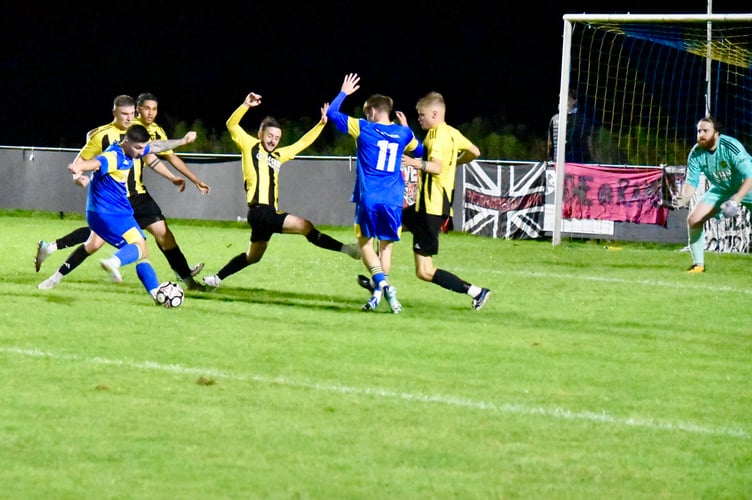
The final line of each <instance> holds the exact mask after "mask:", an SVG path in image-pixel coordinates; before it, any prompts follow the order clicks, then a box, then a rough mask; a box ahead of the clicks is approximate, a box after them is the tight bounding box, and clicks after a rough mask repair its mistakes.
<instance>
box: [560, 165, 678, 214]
mask: <svg viewBox="0 0 752 500" xmlns="http://www.w3.org/2000/svg"><path fill="white" fill-rule="evenodd" d="M662 177H663V170H662V169H661V168H632V167H599V166H594V165H581V164H578V163H567V164H566V172H565V175H564V191H563V198H562V211H561V215H562V217H563V218H565V219H596V220H610V221H614V222H635V223H638V224H658V225H660V226H664V227H665V226H666V223H667V221H668V208H667V207H665V206H662V203H661V183H662Z"/></svg>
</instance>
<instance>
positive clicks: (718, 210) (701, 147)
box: [673, 116, 752, 273]
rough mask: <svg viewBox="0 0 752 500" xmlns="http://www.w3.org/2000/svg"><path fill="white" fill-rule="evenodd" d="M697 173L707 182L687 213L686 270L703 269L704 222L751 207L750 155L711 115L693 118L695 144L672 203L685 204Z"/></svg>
mask: <svg viewBox="0 0 752 500" xmlns="http://www.w3.org/2000/svg"><path fill="white" fill-rule="evenodd" d="M700 174H704V175H705V178H706V179H707V180H708V181H709V182H710V184H711V186H710V188H709V189H708V190H707V191H706V192H705V194H703V196H702V198H701V199H700V200H699V201H698V202H697V204H696V205H695V206H694V208H693V209H692V211H690V212H689V215H688V216H687V233H688V237H689V253H690V254H691V255H692V267H690V268H689V272H690V273H702V272H705V223H706V222H707V221H708V220H709V219H710V218H712V217H715V216H719V215H720V214H723V215H725V216H729V217H732V216H734V215H736V214H737V213H738V211H739V208H740V206H741V205H744V206H745V207H747V210H752V191H750V190H752V158H750V155H749V153H748V152H747V150H746V149H744V146H743V145H742V143H741V142H739V141H738V140H737V139H735V138H733V137H731V136H729V135H725V134H722V133H721V126H720V124H719V122H718V120H716V119H715V118H713V117H711V116H706V117H704V118H700V120H699V121H698V122H697V144H695V145H694V146H693V147H692V150H691V151H690V152H689V156H688V158H687V176H686V180H685V182H684V186H683V187H682V192H681V194H680V195H679V196H677V197H676V198H674V200H673V205H674V206H675V207H677V208H680V207H683V206H686V205H688V204H689V202H690V200H691V199H692V196H693V195H694V194H695V191H696V190H697V186H698V184H699V182H700Z"/></svg>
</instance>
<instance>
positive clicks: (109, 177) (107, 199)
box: [86, 142, 151, 215]
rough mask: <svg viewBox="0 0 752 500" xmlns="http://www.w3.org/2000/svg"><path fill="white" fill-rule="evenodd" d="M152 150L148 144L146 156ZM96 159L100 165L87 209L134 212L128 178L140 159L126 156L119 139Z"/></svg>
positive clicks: (89, 194)
mask: <svg viewBox="0 0 752 500" xmlns="http://www.w3.org/2000/svg"><path fill="white" fill-rule="evenodd" d="M150 149H151V147H150V146H149V145H148V144H147V146H146V149H145V150H144V155H146V154H149V151H150ZM96 159H97V160H98V161H99V163H100V165H99V168H98V169H97V170H95V171H94V173H93V175H92V178H91V182H90V183H89V191H88V196H87V197H86V210H87V211H88V212H98V213H102V214H127V215H131V214H133V208H132V207H131V204H130V201H128V191H127V189H126V181H127V179H128V174H129V173H130V171H131V169H133V165H134V163H136V162H138V161H139V160H138V159H134V158H131V157H129V156H128V155H126V154H125V152H124V151H123V148H122V147H121V146H120V143H119V142H116V143H114V144H111V145H110V146H109V147H108V148H107V149H106V150H105V151H104V152H103V153H102V154H100V155H99V156H97V157H96Z"/></svg>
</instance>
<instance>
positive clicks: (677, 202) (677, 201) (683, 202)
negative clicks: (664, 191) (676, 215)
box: [671, 194, 692, 208]
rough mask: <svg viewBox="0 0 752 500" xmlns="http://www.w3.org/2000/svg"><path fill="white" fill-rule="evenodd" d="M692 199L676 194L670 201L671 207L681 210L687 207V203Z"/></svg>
mask: <svg viewBox="0 0 752 500" xmlns="http://www.w3.org/2000/svg"><path fill="white" fill-rule="evenodd" d="M691 199H692V197H691V196H684V195H683V194H678V195H676V196H674V197H673V198H672V199H671V206H672V207H674V208H682V207H686V206H687V205H689V201H690V200H691Z"/></svg>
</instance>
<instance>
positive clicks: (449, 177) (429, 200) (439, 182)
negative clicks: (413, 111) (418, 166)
mask: <svg viewBox="0 0 752 500" xmlns="http://www.w3.org/2000/svg"><path fill="white" fill-rule="evenodd" d="M423 146H424V147H425V157H426V158H427V159H428V160H429V161H439V162H441V173H440V174H430V173H428V172H421V173H420V181H419V184H418V185H419V190H418V193H417V195H416V199H415V207H416V210H417V211H418V212H421V213H427V214H430V215H440V216H442V217H448V216H450V215H451V213H452V200H453V197H454V178H455V174H456V172H457V158H458V156H459V155H460V153H462V152H463V151H465V150H469V149H471V148H472V147H473V144H472V142H470V140H468V139H467V137H465V136H464V135H462V132H460V131H459V130H457V129H456V128H454V127H452V126H450V125H448V124H446V123H441V124H439V125H437V126H436V127H434V128H432V129H430V130H429V131H428V133H427V134H426V138H425V139H424V140H423Z"/></svg>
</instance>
